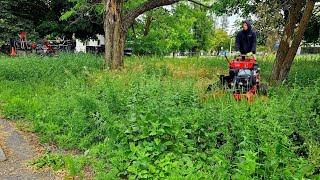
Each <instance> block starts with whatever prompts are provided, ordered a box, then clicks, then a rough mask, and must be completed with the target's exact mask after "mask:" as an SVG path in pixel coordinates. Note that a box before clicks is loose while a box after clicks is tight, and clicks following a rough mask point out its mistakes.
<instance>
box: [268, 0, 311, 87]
mask: <svg viewBox="0 0 320 180" xmlns="http://www.w3.org/2000/svg"><path fill="white" fill-rule="evenodd" d="M315 3H316V0H308V1H307V2H305V1H304V0H293V1H292V2H291V3H290V4H289V6H290V7H289V15H288V19H287V21H286V24H285V27H284V30H283V34H282V38H281V41H280V45H279V49H278V51H277V56H276V61H275V62H274V64H273V68H272V71H271V75H270V81H271V82H280V81H283V80H285V79H286V78H287V77H288V75H289V71H290V69H291V66H292V62H293V60H294V57H295V55H296V53H297V50H298V48H299V45H300V43H301V40H302V37H303V34H304V32H305V30H306V28H307V25H308V22H309V20H310V18H311V15H312V11H313V8H314V5H315ZM302 10H303V14H302V17H301V18H300V19H301V20H300V21H298V19H299V16H300V15H301V11H302Z"/></svg>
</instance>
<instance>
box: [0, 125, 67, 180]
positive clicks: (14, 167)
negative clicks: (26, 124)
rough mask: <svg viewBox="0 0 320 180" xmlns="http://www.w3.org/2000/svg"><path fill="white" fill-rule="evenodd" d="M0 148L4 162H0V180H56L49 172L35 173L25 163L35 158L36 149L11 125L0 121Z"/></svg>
mask: <svg viewBox="0 0 320 180" xmlns="http://www.w3.org/2000/svg"><path fill="white" fill-rule="evenodd" d="M0 148H2V150H3V152H4V154H5V156H6V160H5V161H4V162H0V179H1V180H34V179H35V180H38V179H40V180H41V179H44V180H58V179H61V178H59V177H57V176H56V175H55V174H54V173H53V172H52V171H51V170H45V171H35V170H33V169H32V168H31V167H28V165H27V163H28V161H30V160H31V159H33V158H36V157H37V152H38V150H37V147H35V146H34V145H33V144H31V143H30V142H28V141H27V140H26V139H24V138H23V135H21V134H20V133H19V132H18V131H17V130H16V129H15V128H14V127H13V123H12V122H9V121H6V120H2V119H0Z"/></svg>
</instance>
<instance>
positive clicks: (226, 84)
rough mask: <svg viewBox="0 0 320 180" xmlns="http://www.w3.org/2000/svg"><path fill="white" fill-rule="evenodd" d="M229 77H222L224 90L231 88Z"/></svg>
mask: <svg viewBox="0 0 320 180" xmlns="http://www.w3.org/2000/svg"><path fill="white" fill-rule="evenodd" d="M228 78H229V76H225V75H220V86H221V87H222V88H223V89H228V88H229V83H228V80H227V79H228Z"/></svg>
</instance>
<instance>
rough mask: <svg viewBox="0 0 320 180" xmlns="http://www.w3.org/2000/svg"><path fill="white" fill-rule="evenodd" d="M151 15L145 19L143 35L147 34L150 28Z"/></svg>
mask: <svg viewBox="0 0 320 180" xmlns="http://www.w3.org/2000/svg"><path fill="white" fill-rule="evenodd" d="M151 22H152V16H150V15H149V16H148V17H147V19H146V25H145V27H144V36H148V34H149V32H150V28H151Z"/></svg>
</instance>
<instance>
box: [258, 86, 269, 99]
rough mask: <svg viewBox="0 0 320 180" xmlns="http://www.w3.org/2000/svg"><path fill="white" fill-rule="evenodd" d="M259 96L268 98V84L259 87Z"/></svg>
mask: <svg viewBox="0 0 320 180" xmlns="http://www.w3.org/2000/svg"><path fill="white" fill-rule="evenodd" d="M259 94H260V95H262V96H267V95H268V92H267V85H266V84H261V85H260V86H259Z"/></svg>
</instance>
